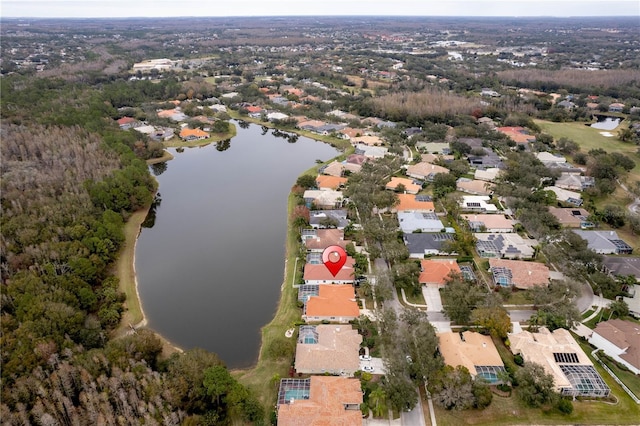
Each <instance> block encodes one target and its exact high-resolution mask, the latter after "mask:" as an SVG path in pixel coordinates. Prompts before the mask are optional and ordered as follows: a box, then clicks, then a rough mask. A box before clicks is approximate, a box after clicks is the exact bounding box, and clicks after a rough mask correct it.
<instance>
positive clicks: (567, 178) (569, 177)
mask: <svg viewBox="0 0 640 426" xmlns="http://www.w3.org/2000/svg"><path fill="white" fill-rule="evenodd" d="M555 186H557V187H558V188H562V189H568V190H569V191H584V190H585V189H587V188H593V187H595V186H596V180H595V178H593V177H591V176H582V175H578V174H576V173H566V172H562V173H560V177H559V178H558V179H556V182H555Z"/></svg>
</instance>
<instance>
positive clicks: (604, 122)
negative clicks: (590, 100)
mask: <svg viewBox="0 0 640 426" xmlns="http://www.w3.org/2000/svg"><path fill="white" fill-rule="evenodd" d="M619 124H620V119H619V118H618V117H606V116H602V115H600V116H598V122H597V123H593V124H592V125H591V127H593V128H594V129H598V130H613V129H615V128H616V127H618V125H619Z"/></svg>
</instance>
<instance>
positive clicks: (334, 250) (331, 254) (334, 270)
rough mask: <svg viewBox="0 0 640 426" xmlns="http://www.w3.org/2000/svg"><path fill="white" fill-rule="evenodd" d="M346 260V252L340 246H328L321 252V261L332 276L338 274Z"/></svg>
mask: <svg viewBox="0 0 640 426" xmlns="http://www.w3.org/2000/svg"><path fill="white" fill-rule="evenodd" d="M346 261H347V252H346V251H344V249H343V248H342V247H340V246H329V247H327V248H326V249H324V251H323V252H322V263H324V266H326V267H327V269H328V270H329V272H331V275H333V276H334V277H335V276H336V275H338V272H340V269H342V267H343V266H344V264H345V262H346Z"/></svg>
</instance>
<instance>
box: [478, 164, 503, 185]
mask: <svg viewBox="0 0 640 426" xmlns="http://www.w3.org/2000/svg"><path fill="white" fill-rule="evenodd" d="M500 173H502V170H501V169H499V168H497V167H490V168H488V169H476V171H475V172H474V173H473V177H474V179H477V180H484V181H487V182H494V181H495V180H496V179H497V178H498V176H500Z"/></svg>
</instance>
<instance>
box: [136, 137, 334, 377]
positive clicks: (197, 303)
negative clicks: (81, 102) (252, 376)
mask: <svg viewBox="0 0 640 426" xmlns="http://www.w3.org/2000/svg"><path fill="white" fill-rule="evenodd" d="M269 130H270V129H268V128H267V132H264V131H263V129H261V127H260V126H257V125H250V126H248V127H247V128H246V129H245V128H243V127H242V126H238V134H237V136H236V137H234V138H233V140H232V141H223V142H222V143H221V144H220V145H222V146H223V147H224V145H225V144H226V145H227V147H226V148H225V150H223V151H219V150H218V148H219V144H210V145H208V146H206V147H200V148H185V149H180V151H183V152H182V153H181V154H180V155H177V156H176V157H175V159H173V160H172V161H171V162H170V163H169V164H168V166H167V167H165V168H164V171H163V172H161V173H160V174H158V175H157V179H158V182H159V185H160V187H159V191H160V192H161V193H162V198H161V204H160V197H158V200H157V203H156V205H155V208H153V209H152V211H153V212H155V219H153V218H152V215H150V217H149V218H148V222H149V223H148V225H151V226H153V228H145V229H143V230H142V233H141V235H140V238H139V240H138V244H137V246H136V271H137V274H138V283H139V291H140V296H141V299H142V304H143V307H144V312H145V314H146V315H147V319H148V321H149V325H150V327H152V328H153V329H155V330H157V331H158V332H160V333H161V334H162V335H164V336H165V337H166V338H167V339H169V340H170V341H171V342H173V343H174V344H176V345H178V346H180V347H182V348H184V349H189V348H193V347H202V348H205V349H207V350H210V351H212V352H216V353H218V355H219V356H220V357H221V358H222V359H223V360H224V361H225V362H226V363H227V365H228V366H230V367H231V368H242V367H247V366H250V365H252V364H253V363H254V362H255V360H256V359H257V356H258V350H259V345H260V328H261V327H262V326H263V325H265V324H267V323H268V322H269V321H270V320H271V319H272V317H273V314H274V312H275V310H276V306H277V303H278V299H279V297H280V286H281V284H282V280H283V269H284V254H285V253H284V243H285V238H286V221H287V211H286V208H287V197H288V195H289V191H290V189H291V186H292V185H293V184H294V183H295V181H296V178H297V177H298V175H299V174H300V173H302V172H303V171H304V170H306V169H308V168H309V167H311V166H313V165H314V163H315V161H316V159H323V160H327V159H329V158H331V157H334V156H335V155H336V154H337V152H336V150H335V149H333V148H332V147H330V146H329V145H327V144H324V143H321V142H316V141H313V140H311V139H308V138H305V137H300V138H299V139H298V140H297V143H295V144H292V143H288V142H289V138H288V137H287V138H283V137H277V136H274V135H273V134H272V133H271V132H269ZM261 133H262V134H261ZM282 133H284V132H282ZM230 145H233V147H232V149H229V146H230ZM177 151H178V149H175V150H173V149H172V150H171V152H172V153H176V152H177ZM154 173H155V172H154Z"/></svg>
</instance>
